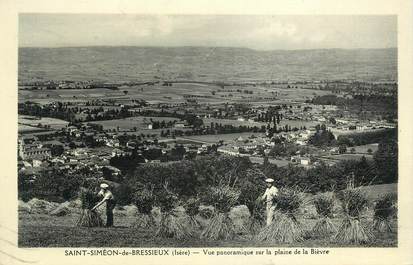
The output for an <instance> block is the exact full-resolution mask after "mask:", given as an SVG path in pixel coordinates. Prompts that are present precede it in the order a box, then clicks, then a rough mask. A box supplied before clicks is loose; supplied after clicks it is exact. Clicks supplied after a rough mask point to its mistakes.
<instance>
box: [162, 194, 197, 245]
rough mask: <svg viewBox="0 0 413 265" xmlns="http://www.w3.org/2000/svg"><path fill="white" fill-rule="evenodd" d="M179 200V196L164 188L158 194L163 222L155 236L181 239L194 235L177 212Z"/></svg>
mask: <svg viewBox="0 0 413 265" xmlns="http://www.w3.org/2000/svg"><path fill="white" fill-rule="evenodd" d="M178 202H179V200H178V197H177V196H176V195H175V194H174V193H172V192H170V191H168V190H164V191H162V192H160V193H159V194H158V195H157V204H158V206H159V207H160V209H161V222H160V224H159V227H158V230H157V231H156V233H155V236H160V237H167V238H176V239H179V240H180V239H185V238H189V237H191V236H192V231H191V230H190V228H189V227H188V226H187V225H185V222H183V221H182V220H181V218H179V217H178V216H177V214H176V212H175V207H176V206H177V204H178Z"/></svg>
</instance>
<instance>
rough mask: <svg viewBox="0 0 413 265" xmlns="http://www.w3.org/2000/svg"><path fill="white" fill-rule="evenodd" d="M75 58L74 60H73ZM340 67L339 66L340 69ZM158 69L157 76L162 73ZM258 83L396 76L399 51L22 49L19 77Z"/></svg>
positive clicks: (124, 48) (183, 48) (198, 48)
mask: <svg viewBox="0 0 413 265" xmlns="http://www.w3.org/2000/svg"><path fill="white" fill-rule="evenodd" d="M73 62H76V64H73ZM337 65H340V66H341V67H337ZM158 73H159V74H158ZM155 75H158V77H159V75H162V78H163V79H170V80H200V81H213V80H222V81H229V82H232V81H244V82H245V81H254V80H285V79H286V78H288V79H289V80H324V79H329V78H331V77H332V76H334V77H335V79H346V78H351V79H362V80H374V79H386V78H387V79H388V78H397V49H357V50H340V49H331V50H310V51H300V50H297V51H295V50H291V51H284V50H274V51H256V50H252V49H244V48H224V47H223V48H217V47H176V48H171V47H164V48H163V47H90V48H85V47H78V48H57V49H52V48H19V80H23V81H26V80H27V81H30V80H92V79H93V80H104V81H107V80H119V81H121V80H124V81H128V80H131V81H136V80H154V79H156V77H155Z"/></svg>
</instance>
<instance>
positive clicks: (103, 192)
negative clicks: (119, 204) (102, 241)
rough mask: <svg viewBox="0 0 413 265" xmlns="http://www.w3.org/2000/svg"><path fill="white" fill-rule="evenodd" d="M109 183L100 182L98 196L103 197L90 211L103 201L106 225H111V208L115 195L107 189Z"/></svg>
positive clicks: (113, 204) (113, 205)
mask: <svg viewBox="0 0 413 265" xmlns="http://www.w3.org/2000/svg"><path fill="white" fill-rule="evenodd" d="M108 188H109V185H108V184H106V183H102V184H100V191H99V193H98V196H100V197H103V199H102V200H101V201H100V202H99V203H98V204H96V205H95V207H93V208H92V211H93V210H95V209H96V208H98V207H99V206H101V205H102V204H103V203H104V202H106V217H107V218H106V226H107V227H111V226H113V209H114V208H115V204H116V203H115V197H114V196H113V194H112V192H110V190H109V189H108Z"/></svg>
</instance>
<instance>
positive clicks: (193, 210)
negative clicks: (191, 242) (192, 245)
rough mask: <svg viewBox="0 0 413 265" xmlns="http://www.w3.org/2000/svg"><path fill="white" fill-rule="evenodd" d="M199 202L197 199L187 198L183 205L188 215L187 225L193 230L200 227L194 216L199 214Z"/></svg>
mask: <svg viewBox="0 0 413 265" xmlns="http://www.w3.org/2000/svg"><path fill="white" fill-rule="evenodd" d="M200 205H201V202H200V200H199V199H198V198H194V197H192V198H189V199H188V200H187V201H186V203H185V206H184V208H185V211H186V213H187V215H188V221H189V225H190V227H191V228H192V229H193V230H196V229H198V228H200V227H201V225H200V223H199V221H198V220H197V219H196V216H197V215H198V214H199V206H200Z"/></svg>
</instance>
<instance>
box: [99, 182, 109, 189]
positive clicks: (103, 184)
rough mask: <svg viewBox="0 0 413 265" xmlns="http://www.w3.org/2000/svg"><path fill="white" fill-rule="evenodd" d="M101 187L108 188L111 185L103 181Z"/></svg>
mask: <svg viewBox="0 0 413 265" xmlns="http://www.w3.org/2000/svg"><path fill="white" fill-rule="evenodd" d="M100 187H101V188H102V189H106V188H109V185H108V184H106V183H102V184H100Z"/></svg>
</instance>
